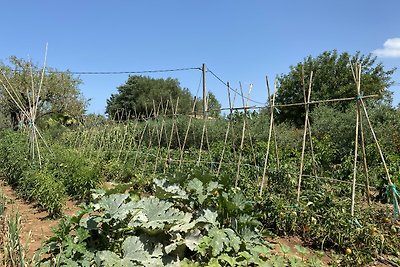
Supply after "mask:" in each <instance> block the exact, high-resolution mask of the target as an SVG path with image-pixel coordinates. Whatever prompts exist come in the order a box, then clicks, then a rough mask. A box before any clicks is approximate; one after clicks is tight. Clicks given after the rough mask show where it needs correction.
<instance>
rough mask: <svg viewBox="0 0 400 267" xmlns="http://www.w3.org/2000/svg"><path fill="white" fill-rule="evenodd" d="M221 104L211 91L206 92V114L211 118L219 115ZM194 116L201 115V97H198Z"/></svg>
mask: <svg viewBox="0 0 400 267" xmlns="http://www.w3.org/2000/svg"><path fill="white" fill-rule="evenodd" d="M220 109H221V104H220V103H219V102H218V99H217V98H216V97H215V95H214V94H213V93H212V92H208V96H207V110H208V112H207V115H208V116H209V117H212V118H216V117H218V116H219V114H220V113H221V112H220ZM195 113H196V116H203V99H201V98H199V99H198V100H197V103H196V107H195Z"/></svg>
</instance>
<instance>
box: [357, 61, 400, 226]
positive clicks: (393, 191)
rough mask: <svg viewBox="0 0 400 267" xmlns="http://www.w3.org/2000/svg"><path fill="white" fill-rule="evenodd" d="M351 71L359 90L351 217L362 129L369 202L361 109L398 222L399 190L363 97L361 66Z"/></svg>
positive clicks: (395, 218)
mask: <svg viewBox="0 0 400 267" xmlns="http://www.w3.org/2000/svg"><path fill="white" fill-rule="evenodd" d="M350 66H351V69H352V74H353V78H354V81H355V84H356V89H357V97H356V99H357V117H356V118H357V126H356V127H357V128H356V143H355V151H354V174H353V187H352V203H351V215H352V216H354V205H355V180H356V164H357V143H358V128H359V127H360V128H361V142H362V143H361V144H362V150H363V159H364V175H365V179H366V182H365V186H366V194H367V199H368V201H369V180H368V170H367V164H366V156H365V146H364V134H363V128H362V123H361V122H362V120H361V117H362V116H361V115H362V114H361V107H362V111H363V112H364V115H365V118H366V119H367V122H368V126H369V128H370V130H371V133H372V136H373V139H374V142H375V145H376V147H377V149H378V152H379V155H380V157H381V160H382V163H383V167H384V169H385V173H386V179H387V181H388V187H387V194H388V197H389V198H390V197H391V198H392V200H393V220H397V219H398V217H399V215H400V208H399V199H400V194H399V192H398V191H397V188H396V186H395V184H394V183H393V182H392V179H391V178H390V173H389V169H388V167H387V164H386V160H385V157H384V155H383V152H382V149H381V146H380V145H379V141H378V138H377V137H376V134H375V131H374V128H373V126H372V123H371V120H370V118H369V115H368V112H367V108H366V106H365V103H364V100H363V98H364V97H363V96H362V95H361V64H355V66H354V67H353V65H352V64H351V65H350Z"/></svg>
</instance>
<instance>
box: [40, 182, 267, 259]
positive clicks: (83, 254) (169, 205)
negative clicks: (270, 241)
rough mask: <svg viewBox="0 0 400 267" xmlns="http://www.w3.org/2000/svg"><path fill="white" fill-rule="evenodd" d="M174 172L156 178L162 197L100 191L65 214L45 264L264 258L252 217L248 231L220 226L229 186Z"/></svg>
mask: <svg viewBox="0 0 400 267" xmlns="http://www.w3.org/2000/svg"><path fill="white" fill-rule="evenodd" d="M169 178H171V182H168V181H167V180H165V179H164V180H155V185H156V187H157V190H156V195H158V196H159V197H160V198H157V197H146V198H142V199H141V200H137V197H136V195H129V194H112V195H106V194H105V192H104V191H97V192H95V193H94V194H93V199H94V202H93V203H90V204H89V205H88V206H86V207H84V209H82V210H81V211H80V213H78V214H77V215H76V216H73V217H70V218H68V219H65V220H63V222H62V223H61V224H60V226H59V229H58V230H57V231H56V232H55V236H54V237H52V238H51V239H50V240H49V241H48V242H47V245H46V246H45V247H44V248H43V252H45V253H48V255H49V258H47V259H44V260H43V261H42V263H41V264H42V265H43V264H44V266H46V265H45V264H49V263H50V262H56V264H58V266H67V265H68V264H69V263H70V262H75V263H77V264H78V265H77V266H81V265H83V264H89V265H90V264H93V263H96V264H97V265H99V266H114V265H115V264H116V265H117V266H176V264H178V263H179V262H186V263H187V264H194V262H197V261H202V262H208V264H209V266H212V264H214V266H220V265H215V264H217V262H220V263H221V264H222V265H221V266H223V263H230V264H231V265H232V266H246V265H248V264H249V263H252V264H256V265H259V264H262V262H264V261H265V260H266V257H268V255H264V256H263V258H260V256H259V254H260V253H262V252H263V253H268V252H269V250H268V248H267V247H265V246H266V244H265V243H264V242H263V241H262V240H261V238H260V236H259V234H258V233H257V232H255V225H254V224H248V225H247V227H244V226H242V230H239V229H235V228H230V227H229V228H226V227H222V224H221V222H222V223H223V224H225V225H229V223H227V222H224V220H223V219H221V218H220V216H223V217H224V215H223V214H222V213H221V211H220V210H218V209H216V208H215V207H218V206H219V205H222V203H223V201H222V199H221V198H222V196H226V194H229V195H230V193H228V192H225V191H224V190H223V187H224V186H223V185H222V184H219V183H218V182H216V181H215V178H213V177H212V176H207V175H205V176H197V177H196V178H197V179H196V178H194V179H196V180H192V181H193V182H188V183H185V182H183V180H182V177H169ZM186 180H188V179H186ZM178 181H180V182H181V183H179V182H178ZM176 182H178V183H176ZM216 192H218V194H216ZM229 198H230V199H234V198H235V196H234V195H232V196H230V197H229ZM207 203H208V204H207ZM232 205H233V204H232ZM236 205H237V206H240V205H242V206H243V205H244V206H245V205H246V204H241V203H239V202H238V203H236ZM239 209H240V208H239ZM249 216H250V215H249ZM225 218H226V217H225ZM215 260H217V261H216V262H215ZM218 264H219V263H218ZM42 265H41V266H42ZM84 266H86V265H84Z"/></svg>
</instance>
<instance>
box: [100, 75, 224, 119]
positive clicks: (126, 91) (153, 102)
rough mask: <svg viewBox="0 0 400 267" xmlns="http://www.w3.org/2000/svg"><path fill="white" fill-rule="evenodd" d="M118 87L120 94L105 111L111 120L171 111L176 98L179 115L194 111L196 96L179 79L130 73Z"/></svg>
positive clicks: (174, 105) (113, 95) (110, 101)
mask: <svg viewBox="0 0 400 267" xmlns="http://www.w3.org/2000/svg"><path fill="white" fill-rule="evenodd" d="M117 90H118V93H117V94H112V95H111V97H110V98H109V99H108V100H107V107H106V113H107V114H108V116H109V117H110V118H112V119H117V120H126V119H128V118H129V117H135V118H142V117H144V118H147V117H151V116H154V115H155V111H156V112H158V113H159V114H162V113H164V112H165V113H166V114H172V113H173V111H174V109H175V108H176V104H177V101H179V102H178V109H177V113H178V114H188V113H190V112H192V108H193V103H194V98H193V96H192V95H191V93H190V92H189V90H188V89H187V88H181V87H180V85H179V82H178V80H176V79H172V78H168V79H155V78H151V77H147V76H130V77H129V78H128V81H127V82H126V83H125V84H124V85H121V86H119V87H118V88H117ZM178 98H179V100H178ZM214 100H216V99H215V97H214ZM217 102H218V101H217ZM196 106H197V105H196Z"/></svg>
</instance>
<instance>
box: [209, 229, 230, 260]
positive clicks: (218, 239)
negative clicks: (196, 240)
mask: <svg viewBox="0 0 400 267" xmlns="http://www.w3.org/2000/svg"><path fill="white" fill-rule="evenodd" d="M209 236H210V237H211V238H212V239H211V242H210V246H211V254H212V255H213V256H214V257H216V256H218V255H219V254H221V252H222V251H224V245H225V244H229V239H228V237H227V236H226V234H225V231H224V230H222V229H218V228H213V229H211V231H210V232H209Z"/></svg>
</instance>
